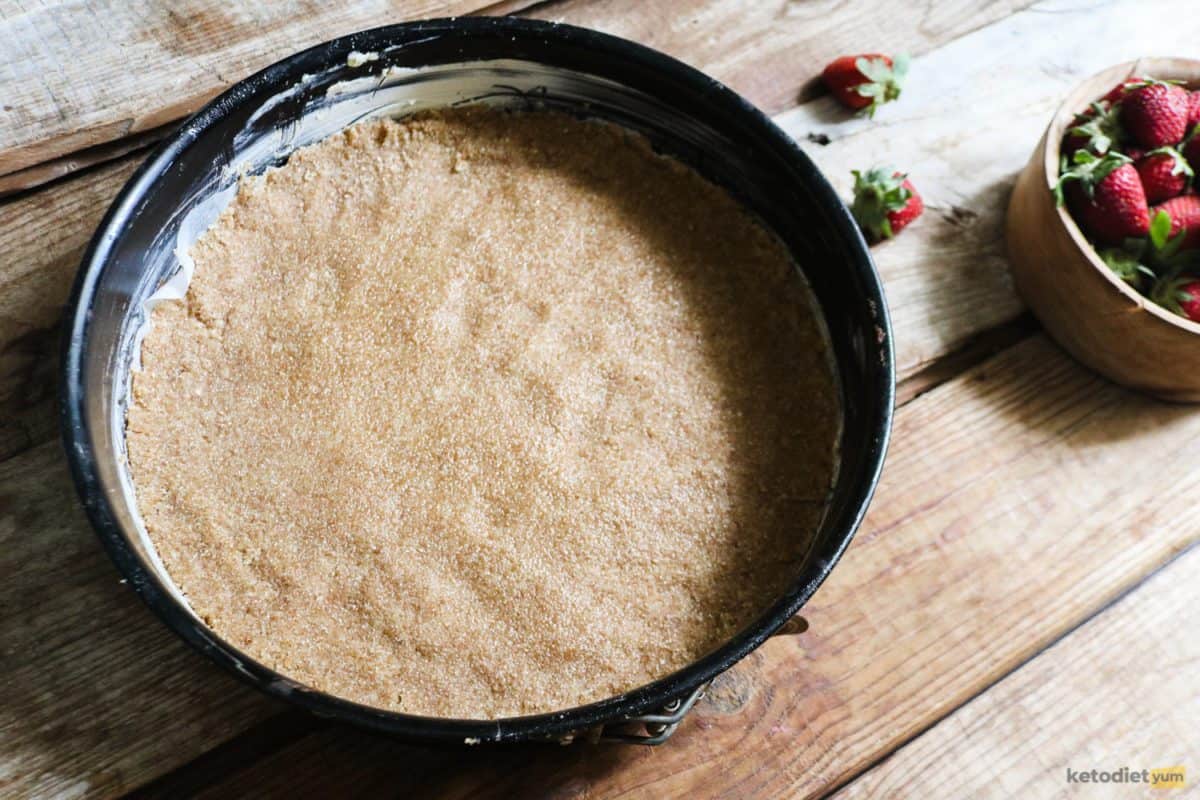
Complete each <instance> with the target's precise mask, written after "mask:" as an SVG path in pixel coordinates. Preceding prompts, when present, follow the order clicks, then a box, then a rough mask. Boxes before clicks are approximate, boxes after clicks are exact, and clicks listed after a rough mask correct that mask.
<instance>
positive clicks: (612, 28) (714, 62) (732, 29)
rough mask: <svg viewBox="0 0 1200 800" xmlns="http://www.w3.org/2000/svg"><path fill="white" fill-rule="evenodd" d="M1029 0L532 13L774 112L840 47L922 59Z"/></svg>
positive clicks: (639, 6) (639, 5)
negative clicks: (708, 79) (665, 62)
mask: <svg viewBox="0 0 1200 800" xmlns="http://www.w3.org/2000/svg"><path fill="white" fill-rule="evenodd" d="M1031 2H1032V0H918V2H909V3H906V4H905V5H904V8H903V11H896V12H885V11H883V10H881V8H880V4H879V3H878V2H874V0H821V2H807V3H796V2H789V0H759V2H754V3H745V2H740V0H673V1H672V2H670V3H646V2H643V0H565V1H564V2H558V3H553V4H551V5H549V6H548V7H546V8H534V9H531V11H530V13H529V15H530V16H534V17H540V18H543V19H551V20H556V21H561V22H570V23H572V24H575V25H584V26H586V27H589V28H595V29H596V30H600V31H604V32H605V33H611V34H614V35H616V36H622V37H624V38H626V39H632V40H634V41H636V42H641V43H642V44H645V45H648V46H650V47H653V48H655V49H656V50H662V51H663V52H665V53H667V54H669V55H673V56H675V57H677V58H680V59H682V60H684V61H687V62H689V63H691V64H694V65H697V66H699V67H701V69H703V70H704V71H705V72H707V73H709V74H710V75H712V76H713V77H715V78H716V79H717V80H719V81H721V82H722V83H725V84H727V85H729V86H730V87H732V88H733V89H735V90H736V91H738V92H740V93H742V94H743V95H745V96H746V97H748V98H749V99H750V100H751V102H753V103H755V104H756V105H758V106H759V107H760V108H762V109H763V110H765V111H767V112H768V113H771V114H774V113H777V112H780V111H782V110H784V109H787V108H790V107H792V106H794V105H796V103H797V102H799V101H802V100H807V99H810V98H811V97H812V96H814V95H815V94H817V93H818V92H819V91H820V90H819V88H818V82H817V80H816V78H817V76H818V75H819V74H820V72H821V69H822V68H823V67H824V66H825V65H826V64H827V63H829V62H830V61H832V60H833V59H834V58H837V57H838V56H840V55H842V54H844V53H861V52H871V51H877V50H883V51H885V52H900V51H908V52H910V53H912V54H914V55H920V54H922V53H926V52H928V51H929V50H932V49H934V48H936V47H938V46H939V45H941V44H942V43H945V42H948V41H951V40H953V39H955V38H958V37H960V36H963V35H964V34H966V33H969V32H970V31H972V30H975V29H977V28H979V27H982V26H984V25H988V24H989V23H992V22H995V21H996V20H999V19H1003V18H1005V17H1007V16H1008V15H1010V14H1012V13H1013V12H1014V11H1016V10H1018V9H1021V8H1024V7H1026V6H1029V5H1030V4H1031Z"/></svg>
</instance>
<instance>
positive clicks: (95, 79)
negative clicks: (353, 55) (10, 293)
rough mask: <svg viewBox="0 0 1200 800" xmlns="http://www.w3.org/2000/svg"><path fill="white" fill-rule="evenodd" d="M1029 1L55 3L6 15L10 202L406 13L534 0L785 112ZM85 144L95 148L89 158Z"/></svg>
mask: <svg viewBox="0 0 1200 800" xmlns="http://www.w3.org/2000/svg"><path fill="white" fill-rule="evenodd" d="M1031 1H1032V0H985V1H984V2H980V0H953V2H943V1H942V0H938V2H936V3H935V2H934V0H923V2H922V3H920V4H917V6H915V7H913V8H912V9H911V13H906V14H904V15H900V16H899V17H897V18H896V19H895V20H889V21H888V23H887V28H886V30H884V29H883V25H884V22H883V18H882V15H880V14H878V13H877V10H876V6H875V5H874V4H873V3H871V2H870V1H869V0H839V2H820V3H804V4H799V3H794V2H789V1H788V0H771V2H765V3H754V4H749V5H748V4H745V3H742V2H738V0H683V1H682V2H674V1H673V2H671V3H669V4H668V3H659V4H651V3H644V2H639V0H622V1H621V2H612V0H570V2H566V3H559V2H549V3H533V2H532V0H504V2H498V3H492V4H485V3H484V2H483V0H475V1H474V2H468V1H467V0H459V1H458V2H451V1H450V0H441V1H440V2H434V0H415V1H414V0H409V2H395V1H393V2H390V3H389V2H383V0H375V2H363V1H362V0H358V2H354V3H350V4H339V5H338V6H337V9H338V10H337V11H334V10H332V9H331V8H328V7H325V6H320V7H319V8H320V9H321V10H319V11H317V12H316V13H313V9H312V8H309V7H310V6H313V5H316V4H312V3H302V2H300V0H291V1H290V2H289V3H286V4H271V5H268V6H265V7H263V9H262V10H259V11H256V12H254V13H248V12H246V11H245V10H242V11H238V10H237V7H236V6H228V5H227V4H220V5H219V6H218V4H216V3H213V2H211V0H187V2H185V3H176V4H174V5H173V6H172V7H171V8H170V10H165V9H162V8H159V7H158V6H154V5H152V4H146V3H144V2H143V3H138V4H118V3H117V2H115V0H90V1H89V2H87V3H86V4H85V7H86V8H87V9H88V11H90V12H92V13H93V14H102V15H107V16H106V17H105V19H106V20H107V19H109V18H110V17H111V18H113V21H112V22H105V23H104V26H105V29H106V30H108V29H115V30H116V35H115V36H111V35H109V36H105V37H103V38H101V37H100V36H99V31H97V30H93V29H95V28H97V27H98V26H100V23H99V22H97V21H95V20H94V19H93V18H92V17H91V16H86V15H85V12H84V11H83V10H81V9H79V8H77V7H75V6H74V5H73V6H72V7H71V8H70V9H67V8H63V7H61V6H63V5H64V4H63V3H61V2H59V3H49V4H43V5H40V6H37V7H36V8H34V9H33V10H27V11H26V13H24V14H22V15H18V16H13V17H12V18H11V19H9V20H7V21H5V20H0V41H3V40H4V39H3V37H4V36H5V35H11V36H13V37H14V38H15V41H17V42H18V44H19V45H20V52H19V54H18V56H19V58H18V60H17V61H14V62H13V64H12V65H11V66H9V67H7V68H6V67H5V66H4V65H3V64H0V85H5V84H6V82H7V80H8V79H21V80H22V81H24V83H22V84H21V88H20V90H19V91H17V92H15V93H14V96H13V98H12V99H11V100H8V101H6V103H5V112H6V113H5V114H4V115H0V194H3V193H5V192H7V191H13V190H16V189H23V188H29V187H31V186H34V185H37V183H38V182H39V181H42V180H47V179H49V178H52V177H58V176H61V175H63V174H66V173H67V172H69V171H70V170H72V169H76V168H78V167H79V166H81V165H83V164H87V163H98V161H99V160H100V159H103V158H104V157H105V155H106V154H110V155H109V157H113V156H114V155H115V154H116V153H117V152H118V151H119V150H120V149H122V145H119V144H115V141H116V140H120V139H122V138H130V139H134V140H145V139H147V138H153V137H154V135H155V134H153V133H152V132H150V131H148V129H151V128H154V127H155V126H160V125H162V124H163V123H167V122H170V121H173V120H176V119H178V118H180V117H182V116H184V115H186V114H188V113H191V112H192V111H194V110H195V109H196V108H198V107H199V106H200V105H201V104H203V102H205V101H206V100H208V99H209V98H211V97H212V96H213V95H215V94H216V93H218V92H219V91H220V90H221V89H223V88H225V87H226V86H228V85H229V84H230V83H231V82H233V81H236V80H238V79H239V78H241V77H244V76H245V75H246V74H248V73H250V72H252V71H253V70H255V69H258V68H260V67H262V66H265V65H266V64H268V63H270V62H271V61H273V60H275V59H277V58H279V57H282V56H283V55H285V54H286V53H287V52H291V51H295V50H299V49H301V48H302V47H304V46H307V45H309V44H314V43H316V42H318V41H322V40H324V39H327V38H330V37H332V36H335V35H337V34H340V33H346V32H349V31H351V30H355V29H360V28H366V27H374V26H377V25H381V24H384V23H386V22H395V21H399V20H401V19H407V18H415V17H419V16H438V15H442V14H448V13H464V12H465V11H468V10H471V11H477V12H478V13H485V14H511V13H517V12H520V11H522V10H523V9H525V7H527V6H530V5H531V3H532V4H533V7H532V8H531V9H530V14H529V16H533V17H539V18H545V19H554V20H558V21H565V22H571V23H574V24H578V25H587V26H591V27H595V28H597V29H600V30H605V31H608V32H612V33H615V34H617V35H622V36H625V37H627V38H633V39H635V40H638V41H643V42H645V43H647V44H649V45H651V46H655V47H658V48H660V49H663V50H665V51H667V52H669V53H671V54H673V55H676V56H678V57H680V58H683V59H684V60H687V61H690V62H692V63H696V64H698V65H702V66H704V67H705V68H707V69H709V70H710V71H712V72H713V73H714V74H716V75H717V76H718V77H720V78H722V79H723V80H726V81H728V82H729V83H731V84H732V85H733V86H734V87H735V88H737V89H739V90H740V91H743V92H744V93H746V94H747V96H749V97H750V98H751V99H752V100H754V101H755V102H758V103H761V104H762V105H763V106H764V107H765V108H766V109H768V110H769V111H772V112H773V111H776V110H779V109H784V108H788V107H790V106H792V105H794V104H795V103H796V102H798V100H800V99H807V98H809V97H811V96H813V95H814V94H815V93H816V92H817V91H819V88H818V86H817V83H816V82H815V81H814V80H813V76H815V75H816V74H817V73H818V72H819V71H820V69H821V67H822V66H823V65H824V63H825V62H827V61H828V60H830V59H831V58H832V57H834V56H835V55H837V54H839V52H840V50H839V48H851V49H854V48H859V47H861V43H862V42H863V41H871V42H884V41H886V42H887V43H888V46H889V47H891V48H895V49H904V48H908V49H909V50H911V51H913V52H917V53H920V52H924V51H925V50H927V49H929V48H930V47H933V46H936V45H937V44H938V43H941V42H945V41H947V40H949V39H951V38H953V37H954V36H958V35H961V34H963V33H965V32H967V31H969V30H972V29H973V28H975V27H978V26H980V25H985V24H987V23H988V22H991V21H993V20H996V19H1000V18H1002V17H1004V16H1005V15H1007V14H1009V13H1011V12H1012V11H1013V10H1014V9H1016V8H1020V7H1023V6H1027V5H1029V3H1030V2H1031ZM114 9H116V11H114ZM298 9H303V13H301V12H299V11H298ZM118 12H119V13H118ZM114 14H116V16H115V17H113V15H114ZM305 16H307V19H302V17H305ZM81 21H82V22H83V24H82V25H81V24H80V22H81ZM90 35H95V36H96V38H97V40H98V41H97V42H93V43H91V44H92V45H93V46H92V47H91V48H89V50H88V52H87V54H86V57H85V58H82V59H81V58H80V57H79V54H78V52H77V51H73V52H72V56H71V57H70V58H67V59H66V60H63V59H62V58H61V56H62V53H61V52H60V51H61V50H64V49H72V48H75V47H76V43H77V40H78V39H81V38H84V37H87V36H90ZM43 36H48V37H49V38H48V41H49V42H50V45H49V46H46V44H45V41H47V39H43V38H40V37H43ZM96 44H99V47H96V46H95V45H96ZM879 46H882V44H880V45H879ZM97 65H99V70H98V71H93V68H94V67H96V66H97ZM147 65H153V67H154V69H153V70H148V69H147V68H146V67H147ZM35 76H36V77H37V80H33V78H34V77H35ZM81 111H82V113H81ZM81 125H82V127H81ZM85 148H86V149H87V153H86V154H80V153H78V152H77V151H79V150H81V149H85ZM5 173H13V174H11V175H6V174H5Z"/></svg>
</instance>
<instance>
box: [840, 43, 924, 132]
mask: <svg viewBox="0 0 1200 800" xmlns="http://www.w3.org/2000/svg"><path fill="white" fill-rule="evenodd" d="M907 73H908V56H907V55H905V54H903V53H901V54H900V55H898V56H896V59H895V61H893V60H892V59H891V58H890V57H889V56H885V55H882V54H880V53H866V54H863V55H857V56H842V57H841V58H837V59H834V60H833V61H832V62H830V64H829V65H828V66H827V67H825V69H824V71H823V72H822V73H821V80H822V81H823V82H824V83H825V86H826V87H828V88H829V91H830V92H831V93H832V94H833V96H834V97H836V98H837V100H838V102H839V103H841V104H842V105H844V106H846V107H847V108H853V109H856V110H859V111H862V112H863V113H865V114H866V115H867V116H870V117H873V116H875V111H876V109H878V108H879V106H881V105H883V104H884V103H890V102H891V101H892V100H895V99H896V98H898V97H899V96H900V91H901V89H903V87H904V77H905V75H906V74H907Z"/></svg>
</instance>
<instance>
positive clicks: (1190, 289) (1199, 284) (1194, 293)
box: [1179, 281, 1200, 322]
mask: <svg viewBox="0 0 1200 800" xmlns="http://www.w3.org/2000/svg"><path fill="white" fill-rule="evenodd" d="M1179 293H1180V295H1187V299H1186V300H1185V299H1183V297H1180V298H1179V310H1180V311H1181V312H1183V315H1184V316H1185V317H1187V318H1188V319H1190V320H1191V321H1192V322H1200V281H1191V282H1189V283H1185V284H1184V285H1183V286H1181V287H1180V288H1179Z"/></svg>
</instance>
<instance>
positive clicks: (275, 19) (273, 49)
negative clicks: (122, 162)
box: [0, 0, 512, 175]
mask: <svg viewBox="0 0 1200 800" xmlns="http://www.w3.org/2000/svg"><path fill="white" fill-rule="evenodd" d="M487 5H488V3H487V2H486V0H353V2H339V3H323V2H316V1H315V0H286V1H285V2H273V3H228V2H221V0H186V2H176V3H158V2H151V0H134V1H132V2H126V1H125V0H15V2H14V3H9V4H7V5H6V6H5V7H4V13H3V16H0V42H4V57H3V59H0V86H3V87H4V90H5V94H4V100H3V105H2V106H0V109H2V113H0V175H3V174H5V173H9V172H15V171H17V170H20V169H25V168H27V167H30V166H31V165H33V164H37V163H40V162H42V161H47V160H50V159H54V158H59V157H61V156H64V155H66V154H67V153H71V152H73V151H75V150H81V149H83V148H86V147H94V146H96V145H99V144H102V143H104V142H109V141H112V140H114V139H119V138H121V137H124V136H130V135H133V134H137V133H139V132H142V131H146V130H148V129H150V128H155V127H158V126H160V125H163V124H165V123H167V122H170V121H172V120H175V119H178V118H180V117H183V116H186V115H188V114H191V113H192V112H194V111H195V110H197V109H198V108H199V107H200V106H202V105H203V104H204V103H206V102H207V101H208V100H209V99H211V98H212V97H213V96H215V95H216V94H218V93H219V92H220V91H222V90H223V89H225V88H227V87H228V86H229V85H230V84H232V83H234V82H235V81H238V80H240V79H242V78H244V77H246V76H247V75H249V74H250V73H252V72H255V71H256V70H259V69H261V68H263V67H265V66H267V65H268V64H270V63H272V62H273V61H277V60H278V59H280V58H282V57H283V56H285V55H288V54H289V53H293V52H296V51H298V50H303V49H304V48H305V47H308V46H309V45H313V44H316V43H318V42H322V41H325V40H326V39H331V38H334V37H336V36H340V35H342V34H346V33H352V32H354V31H357V30H362V29H364V28H374V27H378V26H380V25H386V24H389V23H393V22H403V21H405V20H410V19H419V18H422V17H443V16H454V15H457V14H466V13H469V12H472V11H477V10H480V9H481V8H485V7H486V6H487ZM508 5H509V6H511V5H512V4H511V3H510V4H508Z"/></svg>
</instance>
